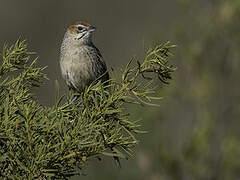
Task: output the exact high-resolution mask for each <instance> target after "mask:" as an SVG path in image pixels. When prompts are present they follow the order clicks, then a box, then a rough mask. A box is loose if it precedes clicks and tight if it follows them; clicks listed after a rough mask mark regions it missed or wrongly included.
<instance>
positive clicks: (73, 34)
mask: <svg viewBox="0 0 240 180" xmlns="http://www.w3.org/2000/svg"><path fill="white" fill-rule="evenodd" d="M95 29H96V28H95V27H94V26H92V25H90V24H88V23H86V22H81V21H79V22H75V23H73V24H72V25H70V26H69V27H68V29H67V31H66V33H65V35H64V38H63V42H62V46H61V55H60V67H61V72H62V76H63V78H64V79H65V81H66V83H67V85H68V87H69V89H71V90H73V91H74V92H79V93H80V92H82V91H83V90H84V89H85V88H86V87H88V86H89V85H90V84H91V83H92V82H93V81H95V80H101V81H102V82H106V81H107V80H108V79H109V74H108V72H107V66H106V64H105V62H104V60H103V57H102V55H101V53H100V51H99V50H98V48H97V47H96V46H94V44H93V43H92V35H93V32H94V31H95Z"/></svg>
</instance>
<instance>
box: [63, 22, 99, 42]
mask: <svg viewBox="0 0 240 180" xmlns="http://www.w3.org/2000/svg"><path fill="white" fill-rule="evenodd" d="M95 29H96V28H95V27H94V26H92V25H90V24H88V23H86V22H82V21H79V22H75V23H73V24H71V25H70V26H69V27H68V29H67V36H68V38H70V39H71V41H72V42H73V43H74V44H88V43H90V42H91V41H92V33H93V32H94V31H95Z"/></svg>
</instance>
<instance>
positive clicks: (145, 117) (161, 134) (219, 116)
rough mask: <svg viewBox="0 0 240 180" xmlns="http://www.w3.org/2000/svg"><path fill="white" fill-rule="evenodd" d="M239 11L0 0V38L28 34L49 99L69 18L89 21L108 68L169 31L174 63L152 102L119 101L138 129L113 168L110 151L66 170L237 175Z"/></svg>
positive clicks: (197, 0)
mask: <svg viewBox="0 0 240 180" xmlns="http://www.w3.org/2000/svg"><path fill="white" fill-rule="evenodd" d="M239 19H240V3H239V0H228V1H226V0H168V1H167V0H165V1H164V0H121V1H116V0H115V1H114V0H101V1H100V0H88V1H81V0H65V1H63V0H39V1H31V0H8V1H6V0H5V1H4V0H0V27H1V31H0V32H1V33H0V48H1V47H3V45H4V43H6V42H7V43H9V44H11V43H13V42H15V41H16V39H17V38H19V36H21V37H22V38H26V39H27V40H28V43H29V49H30V50H31V51H35V52H37V56H39V64H40V65H41V66H48V68H47V69H46V71H45V72H46V73H47V75H48V77H49V81H46V82H45V84H44V85H43V86H42V87H41V88H38V89H35V90H34V92H35V93H36V96H37V97H38V99H39V101H40V103H42V104H43V105H47V106H51V105H52V104H54V99H55V91H56V90H55V89H56V88H55V80H58V81H59V83H60V90H61V94H63V93H65V92H66V90H67V88H66V85H65V83H64V82H63V80H62V78H61V75H60V69H59V49H60V45H61V41H62V38H63V35H64V32H65V30H66V28H67V26H68V25H70V24H71V23H73V22H74V21H77V20H83V21H87V22H89V23H90V24H93V25H95V26H96V27H97V31H96V32H95V35H94V42H95V44H96V46H97V47H98V48H99V49H100V50H101V52H102V54H103V56H104V58H105V61H106V63H107V65H108V67H109V68H110V67H113V68H115V69H119V68H120V67H122V66H124V65H125V63H126V62H127V61H128V60H129V59H130V58H131V57H132V56H134V55H137V56H140V57H142V56H143V54H144V50H146V47H148V46H150V45H153V44H157V43H160V42H163V41H166V40H171V41H172V42H173V43H175V44H177V48H176V50H175V51H174V52H175V56H174V57H173V58H172V62H173V63H174V64H176V65H177V67H178V70H177V72H175V73H174V77H173V81H172V82H171V83H170V85H167V86H163V88H160V89H159V93H160V94H161V95H162V96H163V97H164V99H163V100H162V101H161V102H160V107H152V108H143V107H136V108H132V107H131V108H129V109H128V110H129V111H130V112H131V113H132V118H133V119H140V120H142V124H143V129H145V130H147V131H148V133H147V134H144V135H140V136H139V139H140V143H139V146H137V147H136V153H134V155H133V157H132V158H130V159H129V160H122V168H121V169H118V168H116V166H115V165H114V163H113V161H112V159H110V158H105V159H103V160H102V161H100V162H99V161H97V160H92V161H89V162H88V163H87V166H86V168H85V169H84V172H85V173H86V174H87V175H86V176H81V177H76V178H75V179H86V180H93V179H136V180H137V179H144V180H149V179H150V180H160V179H167V180H171V179H174V180H181V179H182V180H192V179H197V180H198V179H199V180H202V179H204V180H205V179H211V180H212V179H213V180H214V179H216V180H219V179H220V180H221V179H224V180H225V179H226V180H229V179H239V178H240V175H239V172H240V163H239V160H238V159H239V158H238V157H239V156H240V134H239V125H240V124H239V112H240V95H239V94H240V93H239V92H240V83H239V77H240V71H239V67H240V61H239V59H240V53H239V52H240V51H239V49H240V31H239V29H240V21H239Z"/></svg>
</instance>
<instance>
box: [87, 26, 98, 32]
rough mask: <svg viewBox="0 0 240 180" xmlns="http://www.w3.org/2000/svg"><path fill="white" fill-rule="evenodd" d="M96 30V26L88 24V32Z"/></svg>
mask: <svg viewBox="0 0 240 180" xmlns="http://www.w3.org/2000/svg"><path fill="white" fill-rule="evenodd" d="M95 30H96V27H95V26H89V28H88V31H89V32H93V31H95Z"/></svg>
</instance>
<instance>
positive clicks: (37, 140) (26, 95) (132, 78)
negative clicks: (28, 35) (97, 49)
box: [0, 40, 175, 179]
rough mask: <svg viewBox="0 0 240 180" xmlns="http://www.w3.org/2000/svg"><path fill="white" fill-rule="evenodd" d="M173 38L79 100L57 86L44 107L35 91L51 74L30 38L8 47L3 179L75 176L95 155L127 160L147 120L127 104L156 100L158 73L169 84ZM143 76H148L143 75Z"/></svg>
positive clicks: (2, 84) (0, 96) (2, 66)
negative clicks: (33, 49)
mask: <svg viewBox="0 0 240 180" xmlns="http://www.w3.org/2000/svg"><path fill="white" fill-rule="evenodd" d="M173 47H174V46H173V45H170V43H169V42H167V43H164V44H161V45H159V46H157V47H155V48H153V49H149V51H148V52H147V53H146V58H145V59H144V60H143V61H138V60H136V59H133V60H131V61H130V62H129V63H128V64H127V65H126V67H125V68H124V69H123V71H122V75H121V79H120V80H118V81H117V80H116V79H111V80H110V81H109V83H105V84H107V85H104V84H102V83H100V82H98V83H97V82H94V83H92V85H90V86H89V87H88V88H86V89H85V91H84V92H82V93H81V94H80V98H79V99H78V100H77V101H75V102H74V103H73V104H69V103H68V102H64V98H63V97H62V96H60V95H59V93H58V92H57V95H56V104H55V105H54V106H53V107H50V108H49V107H44V106H42V105H41V104H39V103H38V101H37V100H36V98H35V97H34V96H33V94H32V93H31V91H30V90H31V88H32V87H33V86H39V85H40V84H41V82H42V81H43V80H44V79H47V77H46V74H44V73H43V70H44V68H39V67H37V65H36V61H37V59H34V60H32V58H31V55H32V54H33V53H30V52H28V50H27V44H26V41H20V40H19V41H17V42H16V43H15V44H14V45H13V46H4V49H3V53H2V57H1V63H0V178H9V179H48V178H65V179H66V178H68V177H70V176H73V175H76V174H77V172H79V171H77V170H78V169H81V167H83V166H84V164H85V162H86V161H88V160H89V159H91V158H93V157H102V156H113V157H119V158H126V157H128V156H129V155H131V154H132V152H133V147H134V145H136V144H137V143H138V140H137V139H136V137H135V136H136V134H138V133H141V132H142V130H141V128H140V124H138V123H137V122H136V121H135V120H132V119H130V118H129V115H128V112H127V110H126V109H124V107H125V106H124V105H125V104H126V103H134V104H135V103H136V104H146V105H147V104H153V101H154V104H155V101H156V100H158V99H159V98H160V97H158V95H157V92H158V89H156V86H155V84H156V79H159V80H160V81H161V82H163V83H168V80H169V79H171V75H172V72H173V71H174V70H175V68H173V67H172V66H169V65H168V58H169V56H170V55H171V53H170V50H171V48H173ZM140 79H142V80H140Z"/></svg>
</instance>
